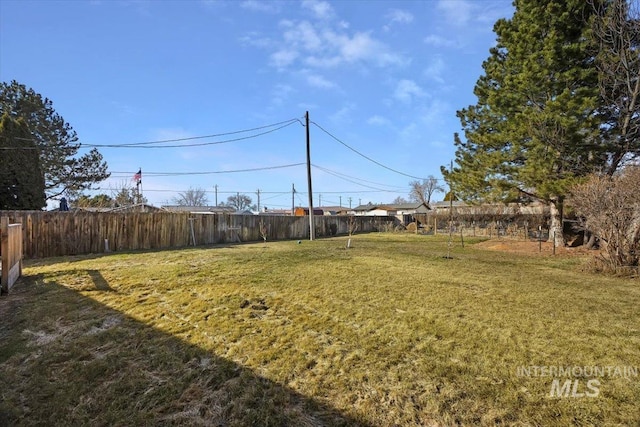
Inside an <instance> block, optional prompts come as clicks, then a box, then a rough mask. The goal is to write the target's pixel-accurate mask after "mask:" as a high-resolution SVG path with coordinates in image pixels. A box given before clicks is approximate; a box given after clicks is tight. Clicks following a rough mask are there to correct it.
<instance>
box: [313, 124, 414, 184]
mask: <svg viewBox="0 0 640 427" xmlns="http://www.w3.org/2000/svg"><path fill="white" fill-rule="evenodd" d="M311 123H313V124H314V125H316V126H317V127H318V128H319V129H320V130H321V131H323V132H324V133H326V134H327V135H329V136H330V137H331V138H333V139H335V140H336V141H338V142H339V143H340V144H342V145H344V146H345V147H347V148H348V149H349V150H351V151H353V152H354V153H356V154H357V155H359V156H361V157H363V158H365V159H367V160H369V161H370V162H372V163H375V164H376V165H378V166H380V167H383V168H385V169H387V170H390V171H391V172H395V173H397V174H399V175H404V176H408V177H409V178H413V179H422V180H424V179H426V178H420V177H418V176H414V175H409V174H407V173H404V172H400V171H399V170H396V169H393V168H390V167H389V166H386V165H383V164H382V163H380V162H378V161H376V160H374V159H372V158H371V157H369V156H367V155H365V154H362V153H361V152H359V151H358V150H356V149H355V148H353V147H351V146H350V145H348V144H347V143H345V142H344V141H341V140H340V139H339V138H337V137H336V136H334V135H332V134H331V133H330V132H329V131H328V130H326V129H325V128H323V127H322V126H320V125H319V124H318V123H316V122H313V121H312V122H311Z"/></svg>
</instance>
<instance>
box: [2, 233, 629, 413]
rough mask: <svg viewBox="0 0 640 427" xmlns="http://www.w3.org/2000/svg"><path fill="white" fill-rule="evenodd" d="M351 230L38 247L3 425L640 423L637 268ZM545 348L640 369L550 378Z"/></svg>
mask: <svg viewBox="0 0 640 427" xmlns="http://www.w3.org/2000/svg"><path fill="white" fill-rule="evenodd" d="M478 241H479V240H475V243H477V242H478ZM345 243H346V238H345V237H339V238H332V239H323V240H317V241H314V242H308V241H303V242H302V243H301V244H297V243H296V242H295V241H288V242H267V243H266V244H264V243H257V244H243V245H236V246H224V247H223V246H217V247H208V248H195V249H183V250H174V251H162V252H138V253H124V254H112V255H107V256H81V257H67V258H57V259H46V260H39V261H29V262H27V263H26V266H25V269H24V274H25V276H24V277H23V278H22V279H21V280H20V282H19V284H18V285H17V286H16V287H15V288H14V289H15V292H13V293H12V294H11V295H10V296H8V297H2V298H1V299H0V322H1V323H0V425H96V426H101V425H105V426H106V425H109V426H110V425H158V424H160V425H213V426H218V425H220V426H236V425H237V426H248V425H265V426H267V425H271V426H283V425H292V426H304V425H308V426H320V425H361V426H400V425H402V426H409V425H421V426H450V425H463V426H477V425H487V426H489V425H491V426H493V425H509V426H511V425H516V426H548V425H554V426H557V425H560V426H561V425H566V426H569V425H578V426H592V425H593V426H602V425H638V423H640V378H639V377H638V376H637V369H638V367H640V310H639V307H640V283H639V282H638V280H637V279H636V280H633V279H622V278H610V277H604V276H598V275H593V274H588V273H583V272H582V271H581V269H580V267H581V265H582V264H583V263H584V257H582V256H567V255H566V254H559V255H557V256H555V257H553V256H551V255H550V254H546V255H543V256H530V255H527V254H522V253H506V252H501V251H495V250H486V249H482V248H480V247H478V245H473V244H469V243H474V242H469V241H467V242H466V243H467V245H465V247H464V248H462V247H460V245H459V244H457V243H456V244H455V245H454V246H453V248H452V250H451V253H452V255H453V257H452V259H446V258H444V257H443V256H444V255H446V254H447V239H446V237H441V236H435V237H434V236H420V235H413V234H391V233H389V234H386V233H379V234H369V235H357V236H354V238H353V241H352V246H353V247H352V248H351V249H348V250H347V249H345ZM532 245H535V243H532ZM531 366H540V367H554V366H555V367H635V368H636V371H635V372H636V376H634V375H615V374H611V373H610V374H608V375H599V376H595V377H585V376H575V375H574V376H570V377H562V378H561V383H562V384H564V382H565V380H571V381H574V382H575V381H577V384H578V388H577V389H576V392H575V393H574V397H572V396H571V394H569V396H568V397H555V396H554V397H552V396H550V392H551V390H552V383H553V380H554V379H558V378H557V377H553V376H536V375H533V374H529V375H522V372H521V367H531ZM630 372H631V374H633V372H634V371H633V370H631V371H630ZM592 379H596V380H597V381H598V384H597V386H595V388H593V387H594V386H593V384H594V383H592V388H588V387H587V382H588V380H592ZM596 389H597V393H595V391H594V390H596ZM585 392H590V395H586V394H584V393H585ZM567 393H568V390H567ZM572 393H573V390H572ZM580 393H583V394H582V395H581V394H580ZM594 394H596V395H595V396H594Z"/></svg>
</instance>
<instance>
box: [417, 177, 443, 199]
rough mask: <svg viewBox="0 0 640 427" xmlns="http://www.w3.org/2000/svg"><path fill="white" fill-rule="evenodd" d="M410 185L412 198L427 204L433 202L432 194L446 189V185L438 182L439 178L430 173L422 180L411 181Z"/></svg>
mask: <svg viewBox="0 0 640 427" xmlns="http://www.w3.org/2000/svg"><path fill="white" fill-rule="evenodd" d="M409 186H410V187H411V190H410V192H409V197H410V198H411V200H412V201H414V202H420V203H424V204H425V205H427V206H429V203H431V196H433V194H434V193H436V192H443V191H444V187H442V186H441V185H440V184H438V179H437V178H435V177H434V176H433V175H429V176H428V177H427V179H423V180H422V182H420V181H411V182H410V183H409Z"/></svg>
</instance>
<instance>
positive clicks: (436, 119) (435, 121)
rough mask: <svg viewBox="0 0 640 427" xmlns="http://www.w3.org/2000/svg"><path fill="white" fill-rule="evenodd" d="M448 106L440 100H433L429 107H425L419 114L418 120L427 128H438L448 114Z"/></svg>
mask: <svg viewBox="0 0 640 427" xmlns="http://www.w3.org/2000/svg"><path fill="white" fill-rule="evenodd" d="M449 108H450V106H449V104H448V103H447V102H446V101H444V100H442V99H433V100H432V101H431V103H429V105H427V106H426V107H425V108H424V109H423V110H422V111H421V112H420V120H421V122H422V123H423V124H424V125H426V126H427V127H434V126H438V125H439V124H440V123H442V122H443V121H444V120H445V117H446V116H447V115H449V114H450V112H449Z"/></svg>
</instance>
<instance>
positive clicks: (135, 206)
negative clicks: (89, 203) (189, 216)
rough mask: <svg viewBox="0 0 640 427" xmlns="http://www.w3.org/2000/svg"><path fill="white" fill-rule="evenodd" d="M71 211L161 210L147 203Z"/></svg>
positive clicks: (83, 208)
mask: <svg viewBox="0 0 640 427" xmlns="http://www.w3.org/2000/svg"><path fill="white" fill-rule="evenodd" d="M56 210H58V209H56ZM73 210H74V211H85V212H158V211H160V210H162V209H160V208H159V207H157V206H153V205H150V204H148V203H136V204H133V205H126V206H116V207H115V208H114V207H106V208H93V207H82V208H74V209H73Z"/></svg>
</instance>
